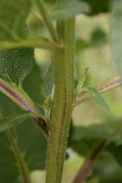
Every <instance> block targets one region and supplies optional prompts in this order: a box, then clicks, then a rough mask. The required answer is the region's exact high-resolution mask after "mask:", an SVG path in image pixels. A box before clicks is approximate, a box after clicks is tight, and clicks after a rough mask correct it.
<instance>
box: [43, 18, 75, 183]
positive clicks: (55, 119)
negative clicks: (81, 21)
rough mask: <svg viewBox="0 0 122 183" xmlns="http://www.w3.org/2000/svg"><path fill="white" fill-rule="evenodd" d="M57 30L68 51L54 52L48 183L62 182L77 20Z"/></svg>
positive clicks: (60, 24)
mask: <svg viewBox="0 0 122 183" xmlns="http://www.w3.org/2000/svg"><path fill="white" fill-rule="evenodd" d="M57 30H58V33H59V36H60V38H62V40H63V42H64V46H65V48H64V49H62V50H56V51H55V72H54V78H55V92H54V105H53V114H52V120H51V124H50V138H49V142H48V158H47V175H46V183H60V182H61V179H62V172H63V164H64V159H65V152H66V145H67V136H68V132H69V127H70V120H71V112H72V103H73V93H74V82H73V81H74V77H73V76H74V18H71V19H68V20H65V21H59V22H58V23H57ZM62 30H63V31H62ZM69 30H70V31H69Z"/></svg>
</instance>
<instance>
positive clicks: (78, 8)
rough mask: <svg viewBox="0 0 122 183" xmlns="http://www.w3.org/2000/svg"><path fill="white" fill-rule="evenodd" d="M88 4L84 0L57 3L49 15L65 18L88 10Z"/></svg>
mask: <svg viewBox="0 0 122 183" xmlns="http://www.w3.org/2000/svg"><path fill="white" fill-rule="evenodd" d="M89 10H90V8H89V5H88V4H87V3H85V2H79V1H71V2H68V1H67V2H63V3H60V4H58V5H57V6H56V7H55V8H54V9H53V10H52V12H51V13H50V14H49V16H50V17H51V18H53V19H67V18H70V17H73V16H75V15H77V14H79V13H86V12H89Z"/></svg>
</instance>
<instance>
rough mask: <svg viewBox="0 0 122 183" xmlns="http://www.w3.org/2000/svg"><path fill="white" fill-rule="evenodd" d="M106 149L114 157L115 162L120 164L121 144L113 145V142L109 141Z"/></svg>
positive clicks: (121, 158) (121, 159) (121, 161)
mask: <svg viewBox="0 0 122 183" xmlns="http://www.w3.org/2000/svg"><path fill="white" fill-rule="evenodd" d="M107 150H108V151H109V152H110V153H111V154H112V155H113V156H114V157H115V159H116V160H117V162H118V163H119V164H120V165H121V166H122V156H121V154H122V145H119V146H117V145H115V144H114V143H110V144H109V145H108V147H107Z"/></svg>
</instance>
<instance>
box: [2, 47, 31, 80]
mask: <svg viewBox="0 0 122 183" xmlns="http://www.w3.org/2000/svg"><path fill="white" fill-rule="evenodd" d="M33 56H34V50H33V48H18V49H12V50H5V51H0V77H1V78H3V79H4V80H9V79H11V80H12V81H13V82H15V83H19V82H22V81H23V79H24V78H25V77H26V76H27V75H28V73H29V72H30V71H31V69H32V65H33Z"/></svg>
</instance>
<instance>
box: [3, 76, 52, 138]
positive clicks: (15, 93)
mask: <svg viewBox="0 0 122 183" xmlns="http://www.w3.org/2000/svg"><path fill="white" fill-rule="evenodd" d="M0 91H1V92H2V93H4V94H5V95H7V96H8V97H9V98H10V99H12V100H13V101H14V102H15V103H16V104H17V105H19V106H20V107H21V108H22V109H25V110H27V111H31V112H34V113H35V116H32V119H33V120H34V121H35V122H36V123H37V125H38V126H39V127H40V128H41V129H42V131H43V132H44V134H45V135H46V137H48V135H49V133H48V128H47V125H46V119H45V117H44V116H43V115H42V114H41V113H40V110H39V109H38V108H37V106H36V105H35V104H34V103H33V101H32V100H31V99H30V98H29V96H28V95H27V94H26V93H25V92H24V90H23V89H22V88H19V87H17V86H16V84H14V83H11V84H9V83H8V82H5V81H4V80H2V79H0ZM36 114H37V115H36Z"/></svg>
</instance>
